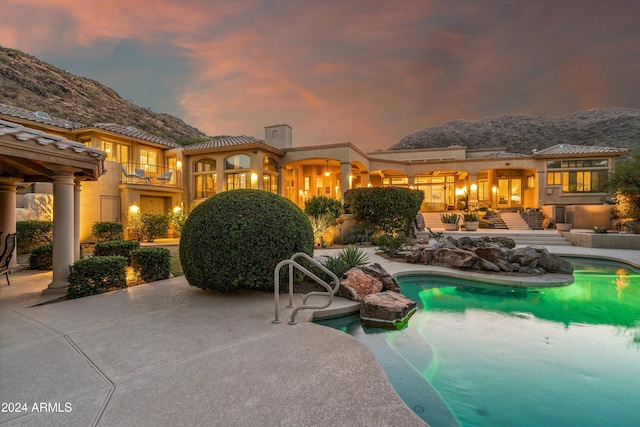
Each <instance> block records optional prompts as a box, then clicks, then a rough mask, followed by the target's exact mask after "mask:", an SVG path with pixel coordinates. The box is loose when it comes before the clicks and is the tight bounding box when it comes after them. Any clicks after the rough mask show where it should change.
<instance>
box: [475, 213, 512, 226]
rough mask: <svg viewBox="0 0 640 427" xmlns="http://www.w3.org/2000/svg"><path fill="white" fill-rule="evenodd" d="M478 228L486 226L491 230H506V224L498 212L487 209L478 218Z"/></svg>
mask: <svg viewBox="0 0 640 427" xmlns="http://www.w3.org/2000/svg"><path fill="white" fill-rule="evenodd" d="M480 228H483V229H485V228H488V229H491V230H507V229H508V228H509V227H507V224H506V223H505V222H504V220H503V219H502V216H501V215H500V213H498V212H496V211H489V212H487V213H486V214H485V216H484V217H482V218H481V219H480Z"/></svg>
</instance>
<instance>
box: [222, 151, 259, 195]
mask: <svg viewBox="0 0 640 427" xmlns="http://www.w3.org/2000/svg"><path fill="white" fill-rule="evenodd" d="M250 167H251V158H250V157H249V156H247V155H246V154H236V155H235V156H231V157H229V158H227V160H225V163H224V168H225V170H228V171H234V172H227V173H226V174H225V175H226V178H225V179H226V183H227V190H236V189H239V188H257V180H256V183H255V184H254V182H253V181H254V180H253V179H252V180H250V174H249V170H248V169H249V168H250ZM253 175H254V176H255V174H253ZM256 178H257V177H256Z"/></svg>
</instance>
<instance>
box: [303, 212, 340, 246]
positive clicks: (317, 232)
mask: <svg viewBox="0 0 640 427" xmlns="http://www.w3.org/2000/svg"><path fill="white" fill-rule="evenodd" d="M334 221H335V219H331V217H330V216H329V215H318V216H309V222H310V223H311V229H312V230H313V241H314V242H315V243H316V244H317V245H318V246H323V247H324V244H323V242H324V239H323V238H322V236H324V235H325V233H326V232H327V231H328V230H329V228H331V225H332V223H333V222H334Z"/></svg>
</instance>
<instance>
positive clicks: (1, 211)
mask: <svg viewBox="0 0 640 427" xmlns="http://www.w3.org/2000/svg"><path fill="white" fill-rule="evenodd" d="M17 181H18V180H16V179H12V178H7V179H0V231H2V234H1V235H0V239H2V243H1V244H0V253H1V252H2V251H3V250H4V239H6V238H7V234H11V233H15V232H16V192H17V190H16V182H17ZM16 254H17V252H16V251H14V252H13V257H11V261H10V262H9V268H10V269H12V268H17V267H18V261H17V255H16Z"/></svg>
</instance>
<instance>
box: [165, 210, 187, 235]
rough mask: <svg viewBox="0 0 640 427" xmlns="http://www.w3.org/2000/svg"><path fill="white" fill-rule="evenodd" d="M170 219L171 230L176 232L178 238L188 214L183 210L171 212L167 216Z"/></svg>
mask: <svg viewBox="0 0 640 427" xmlns="http://www.w3.org/2000/svg"><path fill="white" fill-rule="evenodd" d="M169 217H170V218H171V223H172V224H173V229H174V230H175V231H176V233H177V234H178V236H179V235H180V234H182V228H183V227H184V223H185V222H186V221H187V218H188V217H189V214H188V213H186V212H185V211H184V209H178V210H175V211H172V212H171V213H170V214H169Z"/></svg>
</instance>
